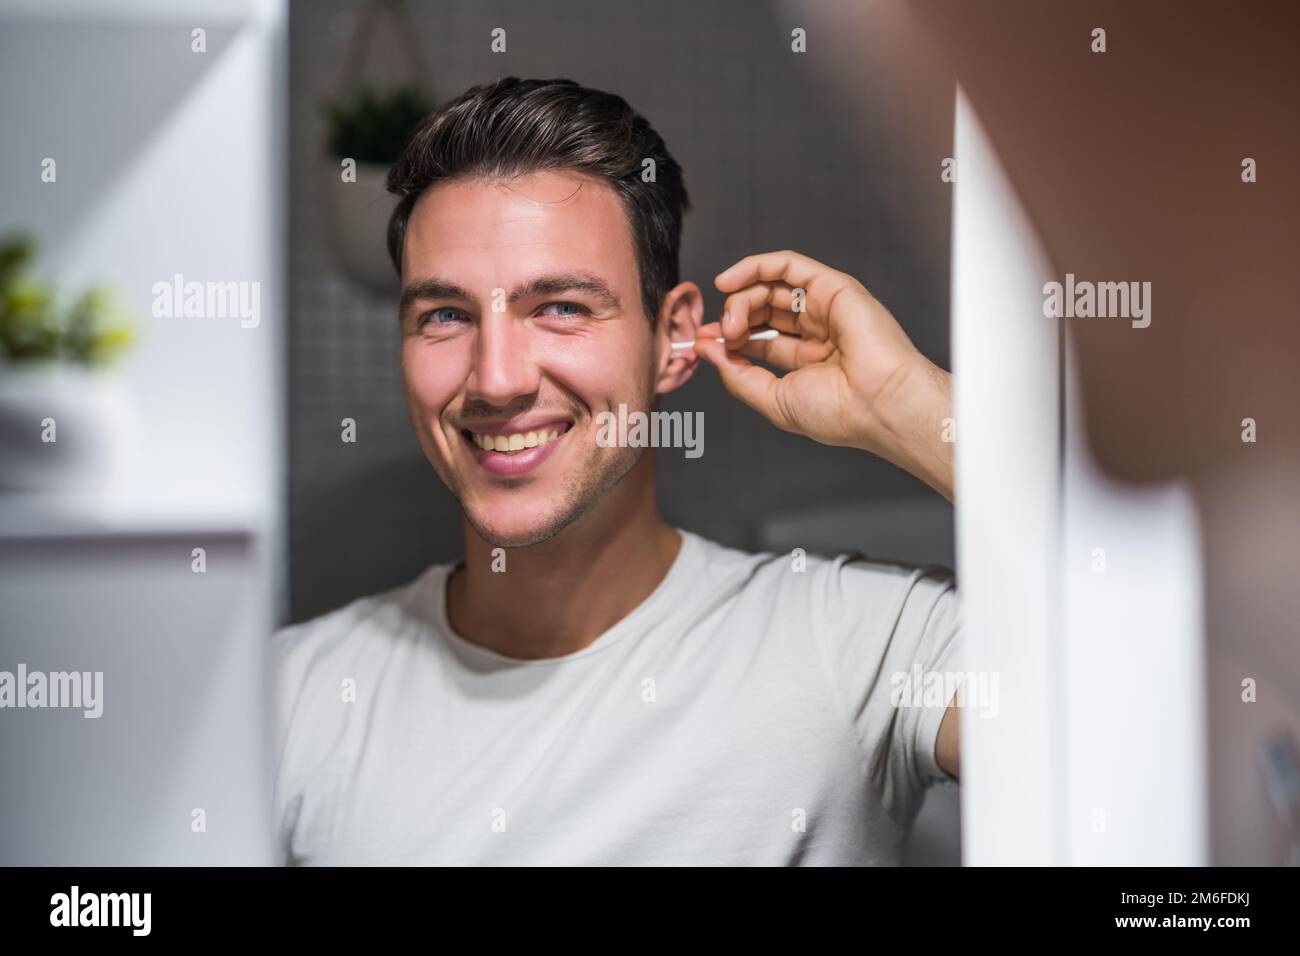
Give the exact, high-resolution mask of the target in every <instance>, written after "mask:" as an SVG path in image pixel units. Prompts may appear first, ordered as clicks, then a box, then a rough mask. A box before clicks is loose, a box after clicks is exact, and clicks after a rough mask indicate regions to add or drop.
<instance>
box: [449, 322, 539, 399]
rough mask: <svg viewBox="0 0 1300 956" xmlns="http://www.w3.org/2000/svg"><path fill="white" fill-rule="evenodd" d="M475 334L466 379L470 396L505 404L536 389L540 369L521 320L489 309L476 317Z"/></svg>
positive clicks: (530, 393)
mask: <svg viewBox="0 0 1300 956" xmlns="http://www.w3.org/2000/svg"><path fill="white" fill-rule="evenodd" d="M475 335H476V340H475V343H474V363H473V367H472V369H471V371H470V376H469V381H468V382H467V383H466V390H467V392H468V393H469V397H470V398H474V399H478V400H479V401H483V402H487V403H488V404H490V405H498V406H506V405H509V404H510V403H511V402H514V401H515V400H517V399H519V398H524V397H527V396H530V395H535V394H536V393H537V390H538V387H539V386H540V384H541V373H540V372H539V370H538V367H537V363H536V362H534V361H533V356H532V349H531V341H530V338H531V336H530V333H529V331H528V329H527V327H525V326H524V324H523V323H521V322H517V321H515V320H514V319H513V318H512V317H511V316H510V315H508V314H506V313H496V312H490V313H488V314H487V315H485V316H484V317H483V318H482V319H480V321H479V326H478V330H477V332H476V333H475Z"/></svg>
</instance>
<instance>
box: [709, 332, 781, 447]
mask: <svg viewBox="0 0 1300 956" xmlns="http://www.w3.org/2000/svg"><path fill="white" fill-rule="evenodd" d="M701 331H703V330H701ZM695 349H696V351H697V352H699V353H700V354H701V355H703V356H704V357H705V358H706V359H708V361H709V362H711V363H712V364H713V366H714V368H716V369H717V370H718V377H719V378H721V379H722V386H723V388H725V389H726V390H727V391H728V392H730V393H731V394H732V395H733V396H735V397H736V398H738V399H740V400H741V401H742V402H744V403H745V404H746V405H748V406H749V407H750V408H753V409H754V410H755V411H757V412H758V413H759V414H760V415H763V416H764V417H765V418H767V419H768V421H770V422H772V423H774V424H775V425H777V426H778V427H780V428H785V427H786V425H785V423H784V420H783V416H782V413H781V410H780V407H779V405H778V403H777V400H776V389H777V383H778V382H779V381H780V379H778V378H777V377H776V376H775V375H774V374H772V373H771V372H770V371H768V370H767V369H765V368H763V367H762V366H761V365H755V364H754V363H753V362H751V361H750V360H749V359H747V358H745V357H744V356H743V355H738V354H737V353H735V352H733V351H731V350H729V349H728V348H727V347H726V346H725V345H723V344H722V343H721V342H715V341H713V339H711V338H710V339H705V340H702V341H697V342H696V345H695Z"/></svg>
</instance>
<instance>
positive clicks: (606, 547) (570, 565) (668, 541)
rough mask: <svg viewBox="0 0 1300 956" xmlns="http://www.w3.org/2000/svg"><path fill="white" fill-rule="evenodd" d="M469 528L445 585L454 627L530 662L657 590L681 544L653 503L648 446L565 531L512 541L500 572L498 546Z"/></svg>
mask: <svg viewBox="0 0 1300 956" xmlns="http://www.w3.org/2000/svg"><path fill="white" fill-rule="evenodd" d="M464 528H465V563H464V565H463V566H462V567H460V568H458V569H457V571H456V573H455V574H453V575H452V578H451V581H450V583H449V586H448V589H447V602H448V603H447V615H448V619H449V621H450V622H451V626H452V629H453V630H455V631H456V633H457V634H459V635H460V636H461V637H463V638H465V640H467V641H470V642H471V643H474V644H478V645H480V646H482V647H486V648H488V649H489V650H492V651H496V652H497V653H499V654H503V655H505V656H507V657H514V658H519V659H525V660H535V659H541V658H548V657H560V656H562V655H565V654H572V653H574V652H575V651H579V650H581V649H582V648H584V647H586V646H587V645H589V644H590V643H591V642H592V641H594V640H596V638H598V637H599V636H600V635H601V634H603V633H605V631H607V630H608V629H609V628H611V627H613V626H614V625H615V624H617V623H618V622H619V621H620V620H622V619H623V618H624V617H626V616H627V615H628V614H629V613H631V612H632V611H633V610H634V609H635V608H636V606H637V605H638V604H640V603H641V602H642V601H644V600H645V599H646V597H648V596H649V595H650V593H651V592H652V591H654V589H655V588H656V587H657V586H658V585H659V583H660V582H661V581H662V580H663V579H664V576H665V575H666V574H667V573H668V569H669V568H670V567H672V564H673V561H674V560H675V559H676V557H677V552H678V550H679V549H680V547H681V543H682V542H681V536H680V535H679V534H678V533H677V532H676V531H675V530H674V529H673V528H672V526H670V525H669V524H668V523H667V522H665V521H664V520H663V518H661V517H660V516H659V512H658V510H657V509H656V507H655V491H654V459H653V456H652V455H650V454H644V455H642V456H641V458H640V460H639V461H638V462H637V464H636V465H635V466H634V467H633V469H632V470H631V471H630V472H628V473H627V475H625V476H624V477H623V480H622V481H620V482H619V483H618V484H616V485H615V486H614V487H613V488H612V489H611V490H610V491H609V492H608V493H607V494H606V495H605V496H604V497H603V498H602V499H601V500H600V501H599V502H598V503H597V504H596V505H595V506H594V507H593V508H592V509H591V510H590V511H588V512H587V513H586V514H584V515H583V516H582V517H581V518H580V519H578V520H577V521H575V522H574V523H573V524H571V525H569V526H568V527H567V528H565V529H564V530H563V531H561V532H560V533H559V534H557V535H555V536H553V537H551V538H548V539H547V540H545V541H543V542H541V543H539V544H535V545H531V546H529V547H526V548H511V549H508V550H507V551H506V554H505V562H506V569H505V571H494V570H493V556H492V552H493V550H494V549H495V546H494V545H492V544H491V543H489V542H488V541H486V540H484V539H483V538H482V537H481V536H480V535H479V534H478V532H476V531H475V530H474V529H473V527H471V526H470V524H469V523H468V522H465V526H464ZM497 566H498V567H499V566H500V563H499V562H498V563H497Z"/></svg>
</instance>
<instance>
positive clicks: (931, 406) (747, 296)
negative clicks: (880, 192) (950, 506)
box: [695, 252, 952, 500]
mask: <svg viewBox="0 0 1300 956" xmlns="http://www.w3.org/2000/svg"><path fill="white" fill-rule="evenodd" d="M714 283H715V284H716V285H717V287H718V289H719V291H721V292H726V293H728V295H727V298H726V301H725V302H724V303H723V316H722V320H721V322H711V323H708V324H707V325H704V326H702V327H701V328H700V331H699V336H700V338H699V339H697V341H696V343H695V348H696V351H697V352H699V354H700V355H703V356H704V357H705V358H706V359H708V360H709V361H710V362H711V363H712V364H713V365H714V367H716V368H717V370H718V373H719V375H720V376H721V377H722V383H723V385H724V386H725V387H726V389H727V391H729V392H730V393H731V394H732V395H734V396H736V397H737V398H739V399H740V400H741V401H743V402H745V403H746V404H747V405H749V406H751V407H752V408H754V409H756V410H757V411H758V412H759V413H760V414H762V415H763V416H765V417H766V418H767V419H768V420H769V421H771V422H772V423H773V424H774V425H776V426H777V427H778V428H781V429H784V430H785V431H789V432H795V433H796V434H800V435H806V436H807V437H809V438H812V439H814V440H815V441H819V442H822V443H823V444H827V445H840V446H847V447H852V448H861V449H864V450H866V451H870V452H872V453H874V454H877V455H880V456H881V457H882V458H885V459H886V460H888V461H891V462H893V463H894V464H896V465H898V466H899V467H901V468H904V469H906V470H907V471H909V472H911V473H912V474H914V475H916V476H917V477H918V478H920V479H921V480H922V481H925V482H926V483H927V484H929V485H930V486H931V487H932V488H934V489H935V490H936V491H938V492H939V493H940V494H942V495H943V496H944V497H946V498H948V499H949V500H951V499H952V444H951V442H945V441H943V437H944V433H945V427H946V425H947V424H949V422H947V421H945V419H951V416H952V389H951V382H950V377H949V375H948V373H947V372H944V371H943V370H942V369H940V368H938V367H937V366H936V365H934V364H933V363H931V362H930V361H929V360H928V359H926V358H925V356H923V355H922V354H921V353H920V352H918V351H917V349H916V347H915V346H914V345H913V344H912V342H911V340H910V339H908V337H907V335H906V333H904V332H903V330H902V328H901V327H900V326H899V324H898V322H897V321H895V319H894V317H893V316H892V315H890V314H889V310H888V309H886V308H885V307H884V306H883V305H881V304H880V303H879V302H877V301H876V299H875V298H874V297H873V296H872V295H871V293H870V292H868V291H867V290H866V288H865V287H864V286H863V285H862V283H860V282H858V281H857V280H856V279H854V278H853V277H852V276H849V275H845V274H844V273H842V272H837V271H835V270H834V269H831V268H830V267H828V266H825V265H823V264H822V263H820V262H817V261H815V260H813V259H809V258H808V257H807V256H802V255H799V254H798V253H796V252H772V253H766V254H763V255H755V256H747V257H746V258H744V259H741V260H740V261H739V262H737V263H736V264H735V265H733V266H731V267H730V268H728V269H727V270H726V271H724V272H722V273H720V274H719V275H718V277H717V278H716V279H715V280H714ZM796 290H803V291H802V295H803V301H802V308H801V310H799V311H795V295H796ZM764 325H765V326H768V327H770V328H774V329H777V330H778V331H779V332H780V336H779V337H778V338H776V339H772V340H769V341H762V342H748V341H746V338H747V336H748V335H749V333H750V331H751V329H752V328H753V327H755V326H764ZM715 337H722V338H724V339H726V343H725V345H724V344H723V343H720V342H715V341H713V339H714V338H715ZM745 356H749V357H750V358H755V359H759V360H760V361H764V362H767V363H769V364H771V365H773V366H775V367H776V368H778V369H780V370H782V371H784V372H785V373H786V374H784V375H781V376H777V375H774V374H773V373H772V372H771V371H769V370H768V369H766V368H763V367H762V366H759V365H755V364H754V363H753V362H751V361H749V359H748V358H746V357H745Z"/></svg>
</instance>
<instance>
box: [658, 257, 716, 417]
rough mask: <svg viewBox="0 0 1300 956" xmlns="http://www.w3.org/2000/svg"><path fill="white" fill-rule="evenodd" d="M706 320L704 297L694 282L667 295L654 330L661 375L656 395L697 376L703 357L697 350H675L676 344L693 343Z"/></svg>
mask: <svg viewBox="0 0 1300 956" xmlns="http://www.w3.org/2000/svg"><path fill="white" fill-rule="evenodd" d="M703 319H704V296H703V295H702V294H701V293H700V287H699V286H697V285H696V284H695V283H694V282H683V283H681V284H679V285H677V286H675V287H674V288H673V289H672V290H670V291H669V293H668V294H667V295H666V296H664V301H663V305H662V306H660V308H659V322H658V325H657V327H656V330H655V354H656V355H657V356H658V368H659V374H658V376H657V377H656V379H655V394H656V395H663V394H665V393H667V392H671V391H673V389H676V388H681V387H682V386H683V385H685V384H686V382H687V381H688V380H689V379H690V377H691V375H693V374H694V372H695V368H696V366H698V365H699V363H700V357H699V355H698V354H697V353H696V351H695V349H693V348H691V349H674V348H673V347H672V343H674V342H694V341H695V333H696V331H697V330H698V329H699V327H700V323H701V321H703Z"/></svg>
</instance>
